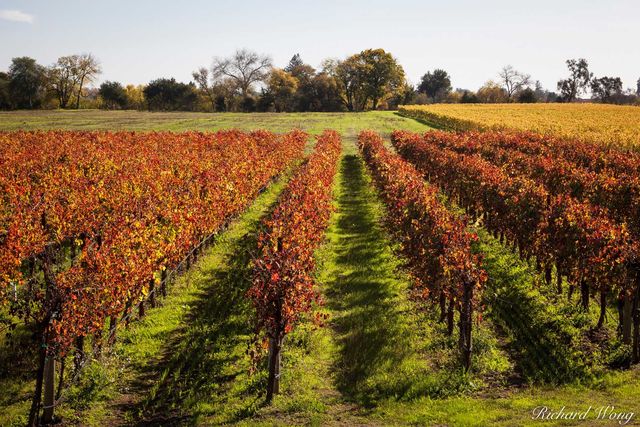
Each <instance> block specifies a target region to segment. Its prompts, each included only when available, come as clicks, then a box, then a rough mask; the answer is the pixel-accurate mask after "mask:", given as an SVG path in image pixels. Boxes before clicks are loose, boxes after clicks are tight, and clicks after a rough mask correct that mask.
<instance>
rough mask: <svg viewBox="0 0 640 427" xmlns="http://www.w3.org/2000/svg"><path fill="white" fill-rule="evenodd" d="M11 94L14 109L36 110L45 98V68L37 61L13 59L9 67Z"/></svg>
mask: <svg viewBox="0 0 640 427" xmlns="http://www.w3.org/2000/svg"><path fill="white" fill-rule="evenodd" d="M8 77H9V94H10V96H11V103H12V104H13V107H14V108H36V107H38V106H40V104H41V103H42V100H43V99H44V97H45V88H46V86H45V85H46V73H45V68H44V67H43V66H42V65H40V64H38V63H37V62H36V60H35V59H33V58H29V57H27V56H23V57H21V58H13V59H12V60H11V65H10V66H9V74H8Z"/></svg>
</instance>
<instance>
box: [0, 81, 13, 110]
mask: <svg viewBox="0 0 640 427" xmlns="http://www.w3.org/2000/svg"><path fill="white" fill-rule="evenodd" d="M10 83H11V79H10V78H9V74H7V73H3V72H0V110H9V109H10V108H11V92H10V90H9V84H10Z"/></svg>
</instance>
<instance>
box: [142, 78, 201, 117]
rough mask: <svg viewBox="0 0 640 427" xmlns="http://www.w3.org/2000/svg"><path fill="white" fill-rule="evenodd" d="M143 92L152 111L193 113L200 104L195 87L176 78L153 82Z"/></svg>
mask: <svg viewBox="0 0 640 427" xmlns="http://www.w3.org/2000/svg"><path fill="white" fill-rule="evenodd" d="M143 92H144V97H145V100H146V101H147V107H148V108H149V110H151V111H154V110H155V111H193V110H195V109H196V106H197V103H198V94H197V93H196V87H195V85H194V84H193V83H190V84H186V83H181V82H177V81H176V79H174V78H171V79H156V80H153V81H152V82H151V83H149V84H148V85H147V86H146V87H145V88H144V90H143Z"/></svg>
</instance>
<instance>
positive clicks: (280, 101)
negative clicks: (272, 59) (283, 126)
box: [267, 68, 298, 113]
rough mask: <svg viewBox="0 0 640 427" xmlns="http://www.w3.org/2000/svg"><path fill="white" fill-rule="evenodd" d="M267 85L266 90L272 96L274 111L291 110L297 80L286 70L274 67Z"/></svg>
mask: <svg viewBox="0 0 640 427" xmlns="http://www.w3.org/2000/svg"><path fill="white" fill-rule="evenodd" d="M267 85H268V86H267V92H268V93H269V94H270V95H271V96H272V97H273V105H274V107H275V110H276V112H278V113H280V112H283V111H293V109H294V100H295V99H294V95H295V93H296V90H297V89H298V80H297V79H296V78H295V77H293V76H292V75H291V74H289V73H288V72H286V71H284V70H281V69H279V68H274V69H272V70H271V74H270V76H269V80H268V83H267Z"/></svg>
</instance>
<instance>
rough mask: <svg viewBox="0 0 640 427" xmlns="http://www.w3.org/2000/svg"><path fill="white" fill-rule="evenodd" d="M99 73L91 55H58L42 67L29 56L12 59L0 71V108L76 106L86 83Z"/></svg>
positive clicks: (81, 98) (97, 63)
mask: <svg viewBox="0 0 640 427" xmlns="http://www.w3.org/2000/svg"><path fill="white" fill-rule="evenodd" d="M101 72H102V70H101V68H100V62H99V61H98V60H97V59H96V58H95V57H94V56H93V55H91V54H81V55H69V56H62V57H60V58H58V60H57V61H56V62H55V63H54V64H52V65H50V66H48V67H45V66H43V65H40V64H38V63H37V62H36V60H35V59H33V58H29V57H20V58H13V60H12V61H11V65H10V66H9V70H8V71H7V72H6V73H4V72H0V108H2V109H33V108H52V107H59V108H80V107H81V101H82V100H83V98H85V97H86V96H87V95H88V92H89V91H88V89H87V86H88V85H89V84H91V83H93V82H94V81H95V79H96V77H97V76H98V75H100V73H101Z"/></svg>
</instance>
